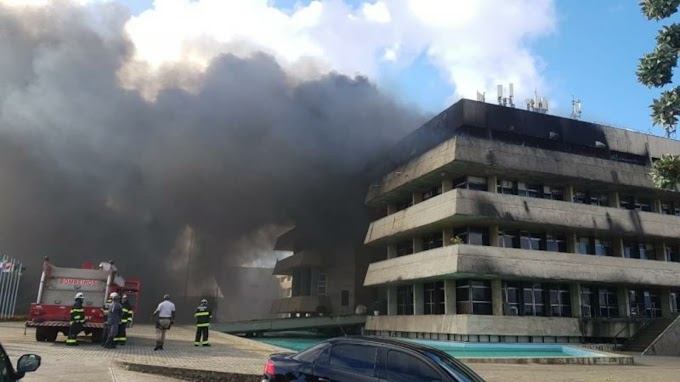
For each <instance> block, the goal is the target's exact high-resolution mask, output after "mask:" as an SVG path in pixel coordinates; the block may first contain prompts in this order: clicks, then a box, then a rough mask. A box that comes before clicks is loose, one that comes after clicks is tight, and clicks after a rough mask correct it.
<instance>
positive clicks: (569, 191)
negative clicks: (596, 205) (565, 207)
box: [564, 185, 574, 203]
mask: <svg viewBox="0 0 680 382" xmlns="http://www.w3.org/2000/svg"><path fill="white" fill-rule="evenodd" d="M564 200H565V201H567V202H570V203H571V202H573V201H574V186H572V185H568V186H565V187H564Z"/></svg>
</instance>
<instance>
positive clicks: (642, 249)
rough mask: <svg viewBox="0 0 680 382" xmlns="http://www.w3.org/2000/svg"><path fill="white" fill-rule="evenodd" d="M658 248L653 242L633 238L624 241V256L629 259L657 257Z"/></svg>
mask: <svg viewBox="0 0 680 382" xmlns="http://www.w3.org/2000/svg"><path fill="white" fill-rule="evenodd" d="M655 252H656V248H655V247H654V244H652V243H645V242H640V241H633V240H624V241H623V256H624V257H626V258H628V259H642V260H649V259H656V253H655Z"/></svg>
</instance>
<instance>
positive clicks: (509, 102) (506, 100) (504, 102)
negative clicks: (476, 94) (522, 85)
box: [498, 82, 515, 107]
mask: <svg viewBox="0 0 680 382" xmlns="http://www.w3.org/2000/svg"><path fill="white" fill-rule="evenodd" d="M513 97H514V89H513V85H512V82H511V83H510V85H509V86H508V96H507V97H503V85H498V104H499V105H501V106H508V107H515V103H514V101H513Z"/></svg>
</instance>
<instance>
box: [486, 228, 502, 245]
mask: <svg viewBox="0 0 680 382" xmlns="http://www.w3.org/2000/svg"><path fill="white" fill-rule="evenodd" d="M489 245H490V246H492V247H500V245H501V242H500V238H499V237H498V226H497V225H495V224H492V225H490V226H489Z"/></svg>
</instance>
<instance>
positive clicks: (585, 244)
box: [576, 236, 595, 255]
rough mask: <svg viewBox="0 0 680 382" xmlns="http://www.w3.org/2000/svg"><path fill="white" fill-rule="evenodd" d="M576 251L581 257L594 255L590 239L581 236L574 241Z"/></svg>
mask: <svg viewBox="0 0 680 382" xmlns="http://www.w3.org/2000/svg"><path fill="white" fill-rule="evenodd" d="M576 249H577V251H578V253H580V254H582V255H594V254H595V250H594V248H593V244H592V238H590V237H587V236H581V237H579V238H578V240H577V241H576Z"/></svg>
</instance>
